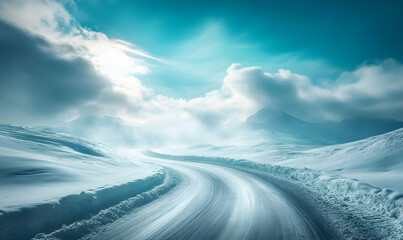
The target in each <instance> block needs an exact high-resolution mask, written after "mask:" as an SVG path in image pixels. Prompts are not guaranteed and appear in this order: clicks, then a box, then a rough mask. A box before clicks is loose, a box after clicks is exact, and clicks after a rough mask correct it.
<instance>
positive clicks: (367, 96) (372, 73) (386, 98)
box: [223, 59, 403, 121]
mask: <svg viewBox="0 0 403 240" xmlns="http://www.w3.org/2000/svg"><path fill="white" fill-rule="evenodd" d="M223 89H224V90H225V89H226V91H228V92H230V93H231V94H232V95H233V96H242V97H244V98H246V99H249V100H251V101H253V102H254V104H255V105H256V106H258V107H259V108H265V107H270V108H274V109H277V110H281V111H285V112H287V113H290V114H293V115H295V116H297V117H300V118H303V119H306V120H310V121H325V120H342V119H346V118H353V117H363V116H365V117H382V118H395V119H399V120H403V65H402V64H400V63H398V62H396V61H394V60H391V59H389V60H385V61H383V62H381V63H379V64H376V65H375V64H374V65H368V66H367V65H363V66H360V67H358V68H357V69H356V70H355V71H352V72H344V73H343V74H341V76H340V77H339V78H338V79H337V80H336V81H334V83H333V84H329V85H328V86H316V85H313V84H312V83H311V81H310V80H309V78H308V77H306V76H303V75H299V74H296V73H292V72H291V71H289V70H284V69H280V70H279V71H278V72H277V73H274V74H271V73H266V72H264V71H263V69H262V68H260V67H246V68H243V67H241V65H239V64H233V65H232V66H231V67H230V68H229V69H228V75H227V76H226V78H225V80H224V84H223Z"/></svg>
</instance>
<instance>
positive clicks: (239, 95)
mask: <svg viewBox="0 0 403 240" xmlns="http://www.w3.org/2000/svg"><path fill="white" fill-rule="evenodd" d="M0 19H3V20H5V21H8V22H10V23H11V24H13V25H15V26H18V27H19V28H21V29H24V30H26V31H29V32H30V33H33V34H36V35H40V36H42V37H43V38H45V39H46V41H48V42H50V45H51V46H52V47H51V48H49V49H46V50H47V51H51V52H52V54H57V55H58V56H59V57H61V58H65V59H74V58H77V57H80V58H84V59H86V60H87V61H88V62H90V63H91V64H92V65H93V66H94V68H95V69H96V70H97V72H98V73H99V74H100V75H102V76H103V80H104V79H108V80H109V81H110V84H109V85H107V86H109V87H107V88H102V92H101V94H100V95H98V94H97V95H96V96H97V97H96V98H93V99H92V100H89V101H87V102H85V103H84V104H82V105H81V106H78V107H77V109H76V110H77V112H78V114H79V115H81V116H83V115H100V116H102V115H110V116H116V117H120V118H122V119H124V120H126V121H127V122H129V123H131V124H134V125H136V126H139V128H140V129H142V131H143V132H146V133H144V135H148V136H150V138H160V139H169V141H172V142H175V141H176V142H179V141H186V142H190V141H198V142H203V141H204V142H211V141H212V136H220V135H221V136H225V137H227V136H229V135H231V134H234V126H239V124H240V123H242V121H243V120H245V119H246V118H247V117H248V116H250V115H251V114H253V113H255V112H256V111H258V110H260V109H262V108H265V107H271V108H275V109H278V110H281V111H285V112H288V113H290V114H293V115H295V116H297V117H300V118H303V119H306V120H311V121H322V120H340V119H344V118H350V117H355V116H377V117H389V118H397V119H400V120H403V110H402V109H403V79H402V76H403V66H402V65H401V64H400V63H397V62H394V61H393V60H387V61H384V62H382V63H380V64H378V65H369V66H361V67H359V68H357V70H355V71H353V72H345V73H343V74H342V75H341V76H340V78H339V79H337V81H335V83H334V84H333V85H329V86H326V87H319V86H315V85H313V84H312V83H311V81H310V79H309V78H308V77H307V76H303V75H300V74H296V73H293V72H291V71H289V70H285V69H280V70H279V71H278V72H277V73H267V72H264V70H263V69H262V68H260V67H242V66H241V65H240V64H232V65H231V66H230V67H229V68H228V70H227V75H226V77H225V78H224V80H223V83H222V86H221V88H220V89H217V90H214V91H211V92H208V93H206V94H205V96H203V97H199V98H193V99H190V100H184V99H173V98H168V97H165V96H161V95H156V94H155V93H154V92H153V90H152V89H149V88H147V87H145V86H144V85H143V84H142V83H141V81H140V79H139V78H138V77H137V76H138V75H141V74H147V73H148V72H149V69H148V66H147V63H146V61H160V59H158V58H156V57H154V56H152V55H151V54H149V53H146V52H144V51H142V50H141V49H140V48H139V47H137V46H135V45H133V44H132V43H129V42H126V41H123V40H120V39H110V38H108V36H106V35H105V34H103V33H100V32H95V31H92V30H89V29H86V28H83V27H81V26H80V24H79V23H77V22H76V21H75V20H74V19H73V18H72V17H71V16H70V14H69V13H68V12H67V11H66V10H65V8H64V7H63V5H61V4H60V3H56V2H53V1H49V0H43V1H42V0H32V1H2V2H1V3H0ZM94 96H95V95H94ZM51 121H52V119H51ZM151 136H153V137H151Z"/></svg>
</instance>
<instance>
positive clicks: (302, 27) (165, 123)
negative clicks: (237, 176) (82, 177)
mask: <svg viewBox="0 0 403 240" xmlns="http://www.w3.org/2000/svg"><path fill="white" fill-rule="evenodd" d="M402 5H403V3H401V2H400V1H354V2H353V3H350V2H347V1H335V2H329V1H327V2H326V3H323V2H322V1H282V2H281V3H279V2H270V1H214V2H213V1H175V3H170V2H168V1H141V0H138V1H128V0H121V1H118V0H114V1H106V0H105V1H94V0H89V1H79V0H77V1H73V0H30V1H25V0H2V1H0V36H1V37H0V52H1V53H2V54H0V122H2V123H11V124H21V125H28V126H38V125H42V126H49V125H52V126H65V124H66V123H68V122H70V121H73V120H77V119H80V118H81V119H97V118H100V119H109V120H110V119H115V120H116V121H119V122H120V121H121V122H123V123H127V124H130V125H132V126H135V128H134V129H136V131H138V132H136V134H137V135H139V136H147V138H148V137H149V138H150V139H158V138H163V139H164V137H160V136H166V139H170V140H172V138H180V140H179V139H178V141H182V140H183V141H185V142H186V141H188V140H189V139H191V138H193V139H196V140H200V139H203V138H205V140H206V141H210V137H212V136H211V135H214V136H223V137H224V138H225V136H228V135H231V134H233V133H234V132H236V131H237V129H239V128H238V127H237V126H240V125H242V124H243V123H244V121H245V120H246V119H247V118H248V117H249V116H251V115H253V114H255V113H256V112H258V111H259V110H261V109H264V108H271V109H274V110H278V111H282V112H286V113H288V114H291V115H293V116H295V117H297V118H300V119H302V120H306V121H310V122H328V121H341V120H345V119H351V118H356V117H369V118H383V119H385V118H388V119H397V120H401V121H403V64H402V61H403V53H402V51H403V46H402V44H401V43H402V42H403V33H402V30H401V29H402V25H403V14H402V11H403V7H402ZM104 117H105V118H104ZM115 120H114V121H115ZM234 129H235V130H234ZM136 134H135V135H136ZM150 136H154V137H155V138H154V137H150ZM156 136H158V137H156Z"/></svg>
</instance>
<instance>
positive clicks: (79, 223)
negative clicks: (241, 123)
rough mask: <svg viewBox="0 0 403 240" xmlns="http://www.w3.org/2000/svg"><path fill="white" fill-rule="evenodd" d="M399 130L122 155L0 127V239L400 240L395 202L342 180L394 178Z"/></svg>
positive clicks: (398, 199)
mask: <svg viewBox="0 0 403 240" xmlns="http://www.w3.org/2000/svg"><path fill="white" fill-rule="evenodd" d="M402 132H403V130H397V131H395V132H391V133H388V134H385V135H381V136H377V137H373V138H369V139H365V140H363V141H359V142H353V143H348V144H344V145H334V146H327V147H319V148H318V147H317V146H313V145H311V146H307V145H270V144H260V145H256V144H255V145H253V146H249V147H248V146H247V145H244V146H238V147H237V146H225V147H217V146H197V147H193V148H188V149H170V150H169V149H159V150H158V151H165V154H163V153H157V152H155V151H142V150H141V149H137V150H131V151H126V152H125V155H123V154H122V153H121V152H120V153H117V152H115V151H113V150H111V149H109V148H107V147H105V146H103V145H101V144H96V143H92V142H89V141H87V140H84V139H81V138H75V137H72V136H68V135H62V134H55V133H51V132H46V131H34V130H30V129H26V128H21V127H15V126H8V125H0V146H1V148H0V153H1V156H0V159H1V165H0V170H1V175H0V177H1V179H0V180H1V182H0V194H1V196H2V198H1V205H0V207H1V212H0V239H29V238H32V237H34V238H35V239H168V238H169V239H402V238H403V202H402V201H403V195H402V194H400V193H399V192H398V191H393V190H390V189H385V188H383V187H382V186H380V187H378V186H379V185H378V186H377V185H376V184H380V183H382V182H379V181H376V182H374V183H376V184H373V185H375V186H372V185H370V184H366V183H364V182H362V181H358V180H354V179H351V178H349V177H348V174H356V173H359V172H361V173H368V174H371V173H372V174H381V173H386V172H395V173H396V174H397V175H398V174H399V173H401V172H402V168H401V167H402V166H401V165H402V164H401V157H400V156H401V154H400V153H401V151H402V147H401V144H402V141H401V140H402V134H403V133H402ZM167 153H168V154H167ZM229 156H231V158H229ZM234 156H235V157H234ZM236 156H238V157H236ZM240 158H246V159H248V160H246V159H240ZM383 159H387V160H386V161H387V163H388V164H382V162H383V161H384V160H383ZM305 163H306V165H305ZM377 166H379V167H377ZM306 167H309V168H306ZM315 169H316V170H315ZM380 169H381V170H380ZM343 175H344V176H343ZM397 175H394V177H393V176H392V177H391V176H389V179H388V180H387V184H390V181H395V182H397V181H399V177H400V176H397ZM396 186H397V187H398V184H396ZM3 196H4V197H3Z"/></svg>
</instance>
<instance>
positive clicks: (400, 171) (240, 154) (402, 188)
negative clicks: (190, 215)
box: [159, 128, 403, 193]
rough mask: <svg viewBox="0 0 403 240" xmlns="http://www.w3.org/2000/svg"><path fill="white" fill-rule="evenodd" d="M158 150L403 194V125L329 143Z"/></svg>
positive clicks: (208, 146) (264, 144)
mask: <svg viewBox="0 0 403 240" xmlns="http://www.w3.org/2000/svg"><path fill="white" fill-rule="evenodd" d="M159 151H161V152H164V153H171V154H173V155H178V154H181V155H198V156H209V157H228V158H233V159H247V160H251V161H254V162H259V163H270V164H275V165H280V166H289V167H297V168H310V169H314V170H320V171H325V172H327V173H331V174H337V175H342V176H345V177H348V178H352V179H357V180H359V181H361V182H366V183H369V184H371V185H374V186H376V187H380V188H389V189H391V190H393V191H398V192H400V193H403V184H402V183H403V128H401V129H398V130H395V131H392V132H389V133H386V134H382V135H379V136H374V137H370V138H366V139H363V140H360V141H356V142H351V143H345V144H338V145H330V146H321V145H302V144H279V143H262V144H253V145H241V146H239V145H238V146H236V145H229V146H210V145H202V146H194V147H191V148H175V149H161V150H159Z"/></svg>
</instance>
